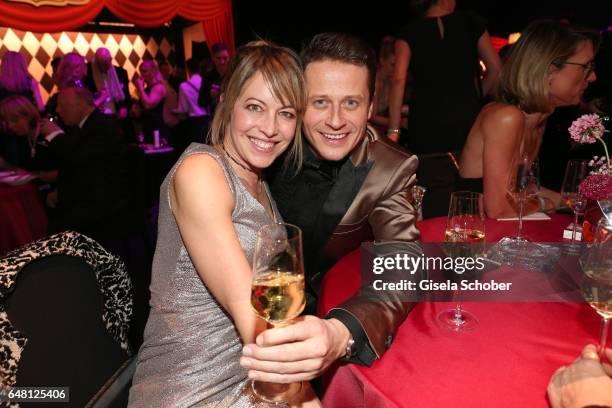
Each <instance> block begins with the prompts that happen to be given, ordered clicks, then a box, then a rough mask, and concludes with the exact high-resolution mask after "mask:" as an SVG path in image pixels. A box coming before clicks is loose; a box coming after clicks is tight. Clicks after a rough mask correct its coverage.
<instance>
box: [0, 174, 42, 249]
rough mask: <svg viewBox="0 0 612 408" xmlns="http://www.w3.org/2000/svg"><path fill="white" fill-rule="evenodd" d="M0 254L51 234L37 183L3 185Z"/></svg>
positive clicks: (0, 191)
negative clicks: (48, 233) (48, 231)
mask: <svg viewBox="0 0 612 408" xmlns="http://www.w3.org/2000/svg"><path fill="white" fill-rule="evenodd" d="M0 220H1V221H0V256H2V255H4V254H6V253H7V252H8V251H10V250H12V249H15V248H17V247H19V246H21V245H24V244H27V243H30V242H32V241H35V240H37V239H39V238H42V237H44V236H46V235H47V214H46V212H45V207H44V205H43V203H42V200H41V197H40V195H39V194H38V189H37V187H36V185H35V184H32V183H28V184H24V185H21V186H7V185H1V184H0Z"/></svg>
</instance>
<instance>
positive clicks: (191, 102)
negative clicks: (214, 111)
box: [174, 58, 210, 152]
mask: <svg viewBox="0 0 612 408" xmlns="http://www.w3.org/2000/svg"><path fill="white" fill-rule="evenodd" d="M185 65H186V67H187V74H188V75H189V79H188V80H187V81H185V82H183V83H182V84H181V86H180V87H179V94H178V106H177V107H176V108H175V109H174V113H175V114H178V115H181V116H182V117H183V118H184V120H183V123H182V125H183V129H182V130H183V132H182V133H183V134H181V135H175V147H177V149H178V151H179V152H182V151H183V150H185V148H186V147H187V146H188V145H189V144H190V143H192V142H197V143H204V139H205V136H206V132H207V131H208V120H209V117H210V116H209V114H208V112H207V111H206V109H204V108H202V107H201V106H200V105H198V94H199V92H200V87H201V86H202V77H201V76H200V74H199V64H198V62H197V61H196V60H194V59H193V58H190V59H188V60H187V61H186V63H185Z"/></svg>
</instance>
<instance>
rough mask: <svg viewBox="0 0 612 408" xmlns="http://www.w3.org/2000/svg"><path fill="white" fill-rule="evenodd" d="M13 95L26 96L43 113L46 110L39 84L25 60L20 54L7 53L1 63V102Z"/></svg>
mask: <svg viewBox="0 0 612 408" xmlns="http://www.w3.org/2000/svg"><path fill="white" fill-rule="evenodd" d="M12 95H21V96H25V97H26V98H28V99H29V100H30V101H31V102H32V103H33V104H34V106H36V108H37V109H38V110H39V111H41V112H42V111H43V110H44V108H45V105H44V104H43V101H42V97H41V96H40V88H39V85H38V82H36V80H35V79H34V78H32V76H31V75H30V74H29V73H28V67H27V65H26V60H25V58H24V57H23V55H21V54H20V53H18V52H15V51H7V52H5V53H4V55H3V56H2V61H1V62H0V100H2V99H4V98H6V97H8V96H12Z"/></svg>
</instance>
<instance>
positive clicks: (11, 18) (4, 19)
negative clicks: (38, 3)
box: [0, 0, 104, 33]
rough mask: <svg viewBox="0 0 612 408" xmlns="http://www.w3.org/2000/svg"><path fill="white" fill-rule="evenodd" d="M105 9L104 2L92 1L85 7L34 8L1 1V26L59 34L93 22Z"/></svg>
mask: <svg viewBox="0 0 612 408" xmlns="http://www.w3.org/2000/svg"><path fill="white" fill-rule="evenodd" d="M102 7H104V0H91V1H90V2H89V3H87V4H85V5H83V6H66V7H51V6H42V7H34V6H32V5H29V4H23V3H14V2H8V1H4V0H2V1H0V25H2V26H5V27H11V28H16V29H18V30H23V31H34V32H40V33H45V32H57V31H64V30H72V29H74V28H78V27H81V26H83V25H85V24H87V23H88V22H89V21H92V20H93V19H94V18H95V17H96V16H97V15H98V14H99V13H100V11H101V10H102Z"/></svg>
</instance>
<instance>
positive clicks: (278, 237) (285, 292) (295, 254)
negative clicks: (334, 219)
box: [251, 223, 306, 406]
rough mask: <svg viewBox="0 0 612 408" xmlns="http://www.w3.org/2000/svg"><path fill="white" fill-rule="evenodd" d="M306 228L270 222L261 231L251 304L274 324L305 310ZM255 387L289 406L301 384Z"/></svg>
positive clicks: (260, 393) (275, 402) (259, 384)
mask: <svg viewBox="0 0 612 408" xmlns="http://www.w3.org/2000/svg"><path fill="white" fill-rule="evenodd" d="M305 301H306V297H305V290H304V261H303V255H302V231H301V230H300V229H299V228H298V227H296V226H295V225H291V224H283V223H274V224H266V225H264V226H262V227H261V228H260V229H259V231H257V240H256V242H255V252H254V255H253V281H252V284H251V306H252V308H253V310H254V312H255V314H257V316H258V317H260V318H261V319H263V320H265V321H266V322H267V323H268V324H270V325H272V326H274V327H283V326H286V325H288V324H290V323H291V321H292V320H293V319H294V318H296V317H298V316H299V315H300V313H301V312H302V311H303V310H304V306H305ZM251 385H252V390H253V392H254V393H255V395H257V396H258V397H259V398H261V399H262V400H264V401H266V402H268V403H271V404H273V405H282V406H286V405H287V400H288V399H290V398H291V396H292V395H294V394H296V393H297V392H299V390H300V389H301V387H302V384H301V383H291V384H273V383H263V382H259V381H253V382H252V383H251Z"/></svg>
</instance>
